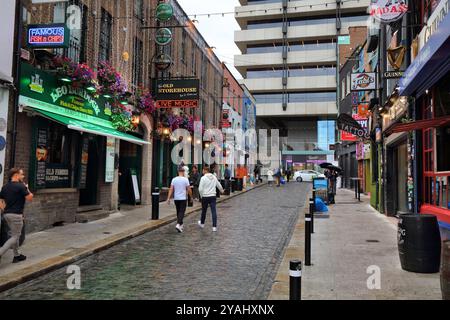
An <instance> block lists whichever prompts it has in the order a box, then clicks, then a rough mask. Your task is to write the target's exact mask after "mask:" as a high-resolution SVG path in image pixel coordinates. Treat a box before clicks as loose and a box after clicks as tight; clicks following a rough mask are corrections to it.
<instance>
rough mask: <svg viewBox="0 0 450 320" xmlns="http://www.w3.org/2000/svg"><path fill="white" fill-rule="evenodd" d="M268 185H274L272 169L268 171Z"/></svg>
mask: <svg viewBox="0 0 450 320" xmlns="http://www.w3.org/2000/svg"><path fill="white" fill-rule="evenodd" d="M267 183H268V184H269V186H271V185H272V184H273V171H272V169H269V170H267Z"/></svg>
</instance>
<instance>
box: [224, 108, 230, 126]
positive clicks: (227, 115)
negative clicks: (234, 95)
mask: <svg viewBox="0 0 450 320" xmlns="http://www.w3.org/2000/svg"><path fill="white" fill-rule="evenodd" d="M230 127H231V122H230V110H229V109H223V110H222V128H230Z"/></svg>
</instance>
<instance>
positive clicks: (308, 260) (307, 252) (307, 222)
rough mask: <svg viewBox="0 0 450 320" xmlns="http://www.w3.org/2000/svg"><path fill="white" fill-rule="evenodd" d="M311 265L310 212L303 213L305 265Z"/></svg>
mask: <svg viewBox="0 0 450 320" xmlns="http://www.w3.org/2000/svg"><path fill="white" fill-rule="evenodd" d="M310 265H311V214H310V213H306V214H305V266H310Z"/></svg>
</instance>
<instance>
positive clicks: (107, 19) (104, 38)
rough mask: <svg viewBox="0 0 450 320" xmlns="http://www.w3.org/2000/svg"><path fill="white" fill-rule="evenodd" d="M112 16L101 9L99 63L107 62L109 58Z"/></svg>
mask: <svg viewBox="0 0 450 320" xmlns="http://www.w3.org/2000/svg"><path fill="white" fill-rule="evenodd" d="M111 30H112V16H111V14H110V13H109V12H108V11H106V10H105V9H103V8H102V17H101V22H100V42H99V54H98V59H99V61H109V59H110V56H111V36H112V34H111Z"/></svg>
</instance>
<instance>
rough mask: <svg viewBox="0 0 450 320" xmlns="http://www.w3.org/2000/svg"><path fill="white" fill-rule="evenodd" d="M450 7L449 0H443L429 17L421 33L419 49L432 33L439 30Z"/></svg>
mask: <svg viewBox="0 0 450 320" xmlns="http://www.w3.org/2000/svg"><path fill="white" fill-rule="evenodd" d="M449 9H450V1H449V0H441V2H440V3H439V4H438V6H437V7H436V8H435V9H434V11H433V13H432V14H431V16H430V17H429V18H428V19H427V25H426V26H425V27H424V28H423V29H422V31H421V32H420V34H419V51H420V50H421V49H422V48H423V47H424V46H425V44H426V43H427V42H428V40H429V39H430V37H431V35H432V34H433V33H435V32H436V31H437V30H438V27H439V25H440V24H441V22H442V20H444V17H445V16H446V15H447V14H448V12H449Z"/></svg>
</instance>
